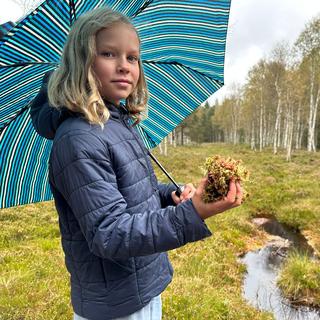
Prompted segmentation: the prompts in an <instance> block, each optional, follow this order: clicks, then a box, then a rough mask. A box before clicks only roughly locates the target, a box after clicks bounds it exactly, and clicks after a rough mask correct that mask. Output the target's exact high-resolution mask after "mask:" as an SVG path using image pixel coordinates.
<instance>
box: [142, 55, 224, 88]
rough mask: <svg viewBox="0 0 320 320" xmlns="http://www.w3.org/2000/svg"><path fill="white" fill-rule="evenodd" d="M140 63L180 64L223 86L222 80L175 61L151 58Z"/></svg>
mask: <svg viewBox="0 0 320 320" xmlns="http://www.w3.org/2000/svg"><path fill="white" fill-rule="evenodd" d="M142 63H144V64H170V65H175V66H180V67H183V68H186V69H189V70H191V71H192V72H195V73H197V74H199V75H201V76H203V77H206V78H209V79H210V80H212V81H215V82H218V83H219V84H220V85H221V86H223V84H224V83H223V82H221V81H220V80H217V79H214V78H213V77H210V76H208V75H207V74H205V73H203V72H200V71H198V70H195V69H193V68H191V67H188V66H186V65H184V64H183V63H180V62H177V61H152V60H142Z"/></svg>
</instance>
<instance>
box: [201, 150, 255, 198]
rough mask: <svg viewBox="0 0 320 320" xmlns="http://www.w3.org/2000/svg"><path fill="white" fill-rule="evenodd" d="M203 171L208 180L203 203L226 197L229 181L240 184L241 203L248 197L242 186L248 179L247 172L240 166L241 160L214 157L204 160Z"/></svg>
mask: <svg viewBox="0 0 320 320" xmlns="http://www.w3.org/2000/svg"><path fill="white" fill-rule="evenodd" d="M203 171H204V173H205V174H206V176H207V178H208V182H207V184H206V187H205V191H204V195H203V200H204V202H207V203H208V202H215V201H218V200H221V199H223V198H224V197H226V196H227V193H228V191H229V183H230V180H231V179H234V180H235V181H238V182H241V184H242V191H243V194H244V197H243V199H242V201H244V200H245V198H246V197H247V196H248V193H247V192H246V191H245V190H244V188H243V184H244V182H245V181H248V179H249V171H248V170H247V169H246V168H245V167H244V166H243V165H242V161H241V160H234V159H232V158H230V157H228V158H223V157H221V156H219V155H215V156H212V157H209V158H207V159H206V161H205V164H204V167H203Z"/></svg>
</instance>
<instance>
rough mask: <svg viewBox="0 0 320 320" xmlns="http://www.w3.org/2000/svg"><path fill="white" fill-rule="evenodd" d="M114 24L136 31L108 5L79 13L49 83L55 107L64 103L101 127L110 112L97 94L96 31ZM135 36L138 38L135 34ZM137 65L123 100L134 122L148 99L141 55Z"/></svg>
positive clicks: (49, 93)
mask: <svg viewBox="0 0 320 320" xmlns="http://www.w3.org/2000/svg"><path fill="white" fill-rule="evenodd" d="M115 23H124V24H127V25H128V26H131V27H132V28H133V29H134V30H135V31H136V29H135V28H134V26H133V25H132V23H131V22H130V20H129V19H128V18H127V17H126V16H124V15H123V14H121V13H119V12H116V11H113V10H111V9H110V8H99V9H94V10H92V11H89V12H87V13H85V14H84V15H82V16H80V17H79V18H78V19H77V20H76V21H75V23H74V25H73V27H72V29H71V31H70V33H69V35H68V38H67V41H66V43H65V46H64V49H63V54H62V59H61V63H60V65H59V67H58V68H57V69H56V70H55V71H54V72H53V74H52V75H51V77H50V79H49V83H48V98H49V103H50V104H51V105H52V106H54V107H56V108H61V107H62V106H63V107H66V108H67V109H69V110H71V111H73V112H77V113H80V114H82V115H83V117H84V118H85V119H86V120H87V121H88V122H89V123H91V124H99V125H100V126H101V127H102V128H103V126H104V124H105V123H106V121H107V120H108V119H109V117H110V113H109V110H108V108H106V105H105V103H104V101H103V98H102V96H101V95H100V93H99V90H98V88H99V81H98V79H97V77H96V76H95V74H94V72H93V69H92V65H93V62H94V60H95V57H96V54H97V49H96V35H97V33H98V32H99V31H101V30H102V29H105V28H108V27H111V26H112V25H114V24H115ZM136 33H137V31H136ZM137 36H138V39H139V35H138V33H137ZM139 42H140V39H139ZM139 66H140V68H139V69H140V75H139V80H138V83H137V85H136V87H135V89H134V91H133V92H132V93H131V94H130V95H129V96H128V97H127V99H126V108H127V110H128V111H129V113H130V114H131V116H132V117H133V118H134V119H135V124H136V123H138V122H140V120H141V114H142V112H143V113H146V111H147V110H146V108H147V101H148V90H147V85H146V81H145V77H144V72H143V67H142V62H141V59H140V58H139ZM106 98H107V97H106Z"/></svg>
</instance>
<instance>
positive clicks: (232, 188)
mask: <svg viewBox="0 0 320 320" xmlns="http://www.w3.org/2000/svg"><path fill="white" fill-rule="evenodd" d="M236 193H237V187H236V183H235V181H234V179H231V180H230V183H229V191H228V193H227V197H226V200H227V201H228V202H229V203H234V202H235V198H236Z"/></svg>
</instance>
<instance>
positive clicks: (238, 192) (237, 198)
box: [234, 181, 243, 206]
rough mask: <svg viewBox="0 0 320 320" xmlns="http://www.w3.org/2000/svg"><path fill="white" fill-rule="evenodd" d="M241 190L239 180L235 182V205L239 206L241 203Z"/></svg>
mask: <svg viewBox="0 0 320 320" xmlns="http://www.w3.org/2000/svg"><path fill="white" fill-rule="evenodd" d="M242 198H243V192H242V187H241V184H240V182H239V181H237V182H236V196H235V201H234V202H235V205H236V206H240V205H241V203H242Z"/></svg>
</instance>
